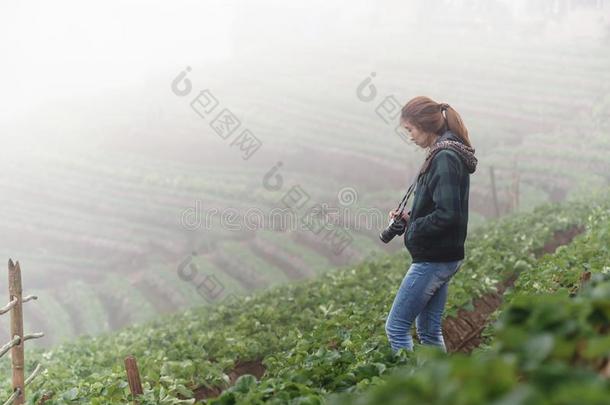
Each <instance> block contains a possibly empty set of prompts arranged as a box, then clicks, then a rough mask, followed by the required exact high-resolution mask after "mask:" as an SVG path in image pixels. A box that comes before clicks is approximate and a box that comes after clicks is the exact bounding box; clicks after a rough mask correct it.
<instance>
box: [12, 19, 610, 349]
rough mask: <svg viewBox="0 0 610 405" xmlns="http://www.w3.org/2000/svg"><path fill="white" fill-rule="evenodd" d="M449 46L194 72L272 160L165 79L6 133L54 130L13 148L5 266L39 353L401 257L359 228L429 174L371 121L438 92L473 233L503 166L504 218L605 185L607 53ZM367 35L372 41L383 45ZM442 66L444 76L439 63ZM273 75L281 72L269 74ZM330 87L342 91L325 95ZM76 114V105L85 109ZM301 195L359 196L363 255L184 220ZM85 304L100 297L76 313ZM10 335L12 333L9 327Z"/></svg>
mask: <svg viewBox="0 0 610 405" xmlns="http://www.w3.org/2000/svg"><path fill="white" fill-rule="evenodd" d="M390 28H391V27H388V29H390ZM394 28H395V29H398V27H396V26H395V27H394ZM453 34H454V33H453V32H451V29H450V28H442V29H439V30H438V31H436V32H435V33H434V35H433V36H431V37H430V39H429V40H430V41H435V42H433V43H434V46H432V44H430V45H431V46H430V47H429V49H411V50H410V53H409V55H401V54H395V53H393V52H392V53H389V54H386V55H379V58H378V59H376V60H375V66H371V62H370V61H367V60H362V58H361V55H360V51H359V50H352V51H349V52H348V51H345V52H346V53H345V54H344V55H343V54H342V56H341V58H342V59H341V60H342V65H341V66H342V68H337V69H336V70H328V69H327V66H326V62H325V61H326V60H334V59H333V57H335V58H336V50H332V51H329V50H326V51H324V52H322V51H320V53H319V54H317V56H316V57H310V56H309V55H304V56H300V57H296V56H295V59H294V60H293V59H291V60H290V61H289V62H287V61H282V60H277V59H274V60H273V61H267V62H264V61H261V62H260V63H259V64H257V65H256V67H254V68H253V69H247V70H244V69H241V67H240V64H239V63H235V66H225V67H223V71H222V75H221V74H220V72H215V74H212V73H210V72H208V70H207V69H206V70H205V71H206V79H205V80H206V81H205V82H204V81H203V80H198V81H196V79H195V77H194V78H193V81H194V85H196V86H197V87H199V86H210V88H212V89H213V91H214V92H215V93H214V94H216V95H217V97H219V98H222V100H223V103H226V104H227V105H228V106H230V108H231V110H232V111H234V112H235V114H237V115H238V116H239V117H240V119H242V120H243V121H244V126H247V128H249V129H251V130H252V131H254V133H256V134H259V136H260V137H261V139H262V140H263V141H264V145H265V146H264V148H263V149H261V152H260V156H256V157H253V158H252V159H250V160H248V161H244V160H243V159H242V158H241V157H240V155H239V153H238V152H237V151H236V150H235V148H232V147H229V145H228V144H227V143H226V142H223V141H222V140H221V139H219V138H218V137H217V136H216V134H215V133H213V132H212V131H211V129H210V128H209V127H208V125H207V124H206V123H205V122H202V121H201V119H200V118H199V117H198V116H197V115H196V114H194V113H193V111H192V110H191V108H190V107H188V104H185V103H183V101H184V100H182V99H177V98H176V97H175V96H174V95H173V94H171V93H170V96H172V97H171V98H168V95H167V93H168V92H169V89H168V82H169V81H171V79H172V78H173V77H162V78H161V79H159V82H160V83H162V86H161V85H158V86H154V87H152V88H151V89H150V90H147V91H146V93H144V94H143V93H141V92H140V91H141V89H140V88H136V89H133V90H130V91H127V90H125V92H124V93H125V94H122V93H121V94H111V95H108V96H106V97H105V98H104V97H102V98H100V99H96V100H88V103H93V104H94V105H104V106H107V107H106V108H110V107H109V106H113V105H116V106H117V109H120V112H121V114H118V113H117V114H116V116H113V120H112V125H111V124H109V123H107V122H105V121H104V120H100V117H99V116H96V115H91V116H84V117H80V118H79V121H78V122H75V123H73V124H72V125H71V126H70V127H68V128H63V127H57V126H55V125H53V126H52V128H47V127H44V125H43V124H44V123H47V122H53V123H54V122H56V121H57V118H56V116H57V115H58V114H59V113H57V114H56V112H55V110H53V108H54V107H56V106H49V109H48V110H45V111H41V112H40V117H37V119H36V120H30V121H28V122H27V124H29V125H33V126H34V128H30V127H27V129H28V130H27V131H26V129H25V128H21V126H19V125H17V124H16V126H15V128H10V130H7V132H10V133H19V134H21V133H30V132H31V133H34V134H41V140H35V141H32V142H31V143H29V144H28V143H27V142H25V141H24V143H23V144H22V145H20V146H19V147H18V148H11V149H8V148H7V149H5V150H3V151H1V152H0V153H1V154H2V159H0V162H1V163H0V164H2V167H1V169H2V171H3V173H4V176H3V177H2V178H0V186H2V188H3V190H4V192H5V194H6V196H7V197H6V199H5V201H4V202H3V204H2V205H1V206H0V211H1V212H2V216H1V219H0V222H1V225H2V229H3V230H5V232H3V233H2V234H1V235H0V253H1V254H2V256H3V257H5V258H8V257H11V258H13V259H17V260H19V261H20V263H21V264H22V267H23V270H24V282H25V285H27V286H28V288H29V290H30V292H31V293H35V294H38V295H40V296H44V297H45V298H46V303H47V305H46V306H44V307H43V306H38V307H33V308H31V310H30V313H29V314H28V316H27V317H26V320H25V321H26V324H27V329H29V330H44V331H46V333H47V335H46V338H45V339H42V340H40V342H35V343H34V344H36V345H37V344H43V345H46V346H48V347H51V346H53V345H54V344H56V343H59V342H62V341H66V340H70V339H71V338H72V337H74V336H79V335H85V334H90V335H96V334H98V333H102V332H105V331H110V330H115V329H118V328H121V327H124V326H127V325H130V324H131V323H134V322H142V321H145V320H148V319H152V318H154V317H155V316H157V314H158V313H170V312H175V311H180V310H184V309H186V308H188V307H190V306H193V305H201V304H204V303H207V304H216V303H218V302H219V301H222V300H224V299H227V300H229V299H231V297H233V295H241V294H245V293H250V292H251V291H252V290H253V289H257V288H264V287H267V286H270V285H273V284H277V283H284V282H290V281H294V280H298V279H302V278H307V277H313V276H315V275H317V274H319V273H320V272H322V271H324V269H327V268H330V267H336V266H344V265H348V264H355V263H358V262H359V261H361V260H363V259H364V258H365V257H366V256H367V255H368V254H369V253H371V252H376V253H378V254H385V253H393V252H397V251H399V250H400V249H401V248H402V247H401V246H400V245H399V244H391V245H390V246H382V245H380V244H379V241H378V239H377V232H378V231H379V229H378V228H380V227H381V226H382V225H384V224H378V226H373V227H370V228H366V227H360V228H357V227H355V226H353V225H354V224H353V223H352V221H355V219H354V217H355V214H356V213H358V212H362V211H363V212H371V211H373V212H380V213H381V215H382V216H383V220H384V221H383V222H385V215H386V213H387V211H389V210H390V209H391V208H393V207H394V206H395V204H396V202H397V200H398V199H399V197H400V193H401V192H402V190H403V189H405V188H406V186H407V182H408V179H409V178H410V177H411V175H412V174H413V172H414V171H415V170H416V169H417V167H418V165H419V164H420V163H421V161H422V156H421V155H420V154H419V153H418V152H419V151H415V150H413V149H412V148H411V146H412V145H409V144H408V143H405V141H404V138H400V137H399V136H398V135H397V134H396V133H395V132H394V125H393V124H388V123H386V122H384V121H383V120H382V119H381V118H380V117H379V116H378V114H377V113H376V112H375V109H376V106H377V105H378V104H379V103H380V102H381V100H382V96H385V95H389V94H395V95H396V97H397V98H398V99H401V100H402V99H405V98H407V96H408V95H413V94H417V93H419V92H421V93H427V94H431V95H432V96H433V97H434V96H435V93H437V92H438V91H440V89H442V93H441V94H442V97H443V99H444V100H447V101H450V102H451V104H452V105H454V106H455V107H456V108H457V109H458V110H459V111H460V112H461V114H463V117H464V119H465V120H466V122H467V123H468V127H469V131H470V133H471V136H472V140H473V144H474V146H475V148H476V150H477V156H478V158H479V161H480V163H481V165H480V168H479V169H477V172H476V173H475V174H474V175H473V178H472V182H471V198H470V205H471V206H470V226H471V229H473V228H474V227H476V226H477V225H478V224H481V223H483V222H484V221H485V220H487V219H492V218H494V217H496V210H495V208H494V203H493V201H494V199H493V194H492V192H491V180H490V169H491V168H492V167H493V168H494V173H495V181H496V187H497V199H498V213H499V214H500V215H507V214H510V213H511V212H515V211H521V212H527V211H530V210H531V209H533V207H535V206H537V205H538V204H541V203H544V202H560V201H564V200H567V199H570V198H573V197H578V196H579V195H582V194H583V193H588V192H590V190H594V189H598V188H603V187H607V185H608V184H609V182H610V177H608V173H610V166H609V160H608V158H607V157H608V156H609V155H610V143H609V141H608V137H607V133H608V130H609V128H610V126H609V125H610V124H609V122H608V116H609V115H608V114H609V111H610V87H609V83H610V80H608V78H609V76H608V73H607V72H609V71H610V57H609V56H608V55H610V53H609V52H608V49H607V46H605V45H603V44H599V43H589V42H586V43H575V44H569V45H565V44H561V45H544V44H537V43H531V44H530V43H527V44H524V43H523V42H522V41H517V42H510V41H508V42H502V44H498V43H495V42H491V43H486V42H484V41H483V42H477V43H476V44H471V45H470V46H468V47H467V48H465V49H461V48H456V47H454V46H453V45H452V44H451V43H450V42H447V41H445V40H444V38H446V37H447V36H449V37H451V36H453ZM370 35H371V37H370V38H368V41H370V42H372V43H385V41H386V40H387V38H384V37H383V36H381V34H374V33H371V34H370ZM375 35H380V36H379V37H378V36H375ZM465 40H466V39H465ZM439 54H442V55H444V56H445V57H446V59H447V61H448V62H447V63H446V64H439V63H437V57H438V55H439ZM278 66H282V71H283V75H282V76H280V77H278V76H277V75H273V76H269V75H268V74H267V72H269V71H276V70H277V69H278ZM405 66H408V74H406V73H405ZM307 67H309V68H307ZM381 67H383V69H382V70H380V69H381ZM193 68H194V70H196V71H202V70H203V68H202V69H201V70H198V69H197V68H196V67H193ZM372 70H375V71H376V72H377V73H378V74H377V76H376V78H375V81H374V82H373V85H374V86H375V87H376V88H377V90H378V93H379V95H378V96H377V99H375V100H374V101H373V102H369V103H364V102H362V101H361V100H359V99H358V98H357V89H358V86H359V85H360V84H361V83H362V82H363V81H364V80H365V79H367V77H368V75H369V74H370V72H371V71H372ZM312 71H315V72H316V74H315V75H313V74H312ZM322 72H325V73H324V76H323V77H321V76H320V75H322ZM208 73H209V74H210V76H207V75H208ZM449 73H450V74H449ZM174 74H175V73H174V72H172V75H174ZM222 77H230V78H231V80H230V81H227V80H226V79H224V80H222ZM252 77H257V78H258V80H257V81H253V80H252ZM155 83H157V82H155ZM331 84H332V88H333V91H327V90H325V88H326V87H327V86H329V85H331ZM308 85H311V86H312V87H311V89H315V91H313V90H311V89H310V88H309V87H308ZM161 88H162V90H163V91H161ZM437 90H438V91H437ZM141 98H143V99H146V100H147V101H146V102H142V100H141ZM74 103H75V105H68V106H63V107H64V110H68V111H72V110H74V109H75V108H74V107H77V106H78V104H79V103H78V102H77V101H75V102H74ZM119 107H120V108H119ZM57 108H59V107H57ZM64 114H65V112H64ZM91 114H94V113H91ZM74 119H76V118H74ZM24 125H25V124H24ZM51 131H53V132H51ZM55 132H58V133H61V134H62V136H65V137H68V138H69V139H78V140H79V142H81V143H79V144H78V145H80V147H76V146H72V145H71V147H69V148H67V147H64V146H59V145H61V144H58V145H56V144H54V143H52V142H51V143H49V142H46V141H45V140H46V139H47V137H49V138H50V137H51V136H52V135H55ZM43 135H44V136H43ZM83 144H84V145H86V147H85V146H83ZM111 145H114V148H113V147H111ZM278 161H282V162H283V163H284V166H283V168H282V172H281V174H282V176H283V178H284V179H285V185H284V187H283V189H281V190H278V191H269V190H266V189H264V188H263V187H261V180H262V179H263V178H264V176H265V175H266V174H267V173H268V172H269V170H270V168H271V167H272V166H273V165H274V164H275V163H276V162H278ZM296 184H298V185H300V186H302V187H303V188H304V189H305V190H306V192H307V193H308V194H309V195H310V196H311V203H313V202H314V201H315V202H326V203H328V204H329V205H330V206H338V204H337V201H338V200H339V199H340V193H341V191H343V190H348V191H351V193H352V194H351V195H352V197H353V200H352V204H351V205H349V206H348V207H347V208H349V210H350V213H351V214H354V215H351V216H350V217H349V218H348V219H347V220H342V221H341V222H339V223H338V226H340V227H341V228H342V229H346V230H347V231H348V233H349V235H350V237H351V238H352V239H353V241H352V243H351V244H350V246H348V247H347V248H346V249H345V250H343V251H341V252H333V250H332V249H329V248H328V246H327V244H325V243H323V242H321V241H320V240H319V239H318V238H316V237H315V235H311V233H310V232H307V231H301V230H297V231H292V232H288V231H287V230H285V229H275V228H272V227H270V226H265V227H258V228H256V229H244V227H243V226H242V227H241V228H240V230H239V231H231V230H230V229H228V228H229V227H228V226H226V225H225V226H223V225H222V224H221V223H220V220H219V216H216V217H214V221H212V223H211V226H210V227H209V228H206V227H203V226H202V227H200V228H199V229H194V230H192V229H187V228H186V227H185V226H184V224H182V223H181V215H182V214H183V213H184V212H185V210H188V209H192V208H194V207H195V206H196V204H197V202H200V203H201V210H211V209H214V210H218V211H223V210H234V212H236V213H238V214H239V216H240V217H243V216H246V212H247V211H248V210H251V209H260V210H261V212H263V213H268V212H269V211H270V210H272V209H274V208H277V207H282V204H281V199H282V197H283V195H284V194H285V193H286V192H287V191H288V189H289V188H290V187H292V186H293V185H296ZM515 189H518V190H519V197H518V198H514V197H513V194H512V193H513V192H514V191H515ZM311 203H310V204H309V205H311ZM358 210H362V211H358ZM24 221H27V226H25V225H24ZM193 252H196V257H193V258H192V262H193V264H194V265H196V266H197V267H198V268H199V269H200V271H201V272H202V273H203V274H205V275H206V276H209V277H213V278H214V280H215V283H216V284H217V285H219V286H221V287H222V293H221V294H220V295H219V297H218V298H214V299H212V298H210V297H207V296H205V295H203V294H200V293H198V292H197V289H196V286H194V285H193V283H188V282H185V281H184V280H182V279H180V277H179V276H178V274H177V273H178V272H177V268H178V266H179V265H180V263H182V262H183V261H185V260H189V258H191V256H192V254H193ZM227 256H230V257H227ZM84 291H86V292H87V298H88V299H87V300H86V302H87V303H86V304H85V305H81V303H82V302H83V292H84ZM168 302H169V303H171V305H167V303H168ZM51 314H52V316H51ZM0 338H2V339H7V338H8V336H7V335H6V333H5V328H0Z"/></svg>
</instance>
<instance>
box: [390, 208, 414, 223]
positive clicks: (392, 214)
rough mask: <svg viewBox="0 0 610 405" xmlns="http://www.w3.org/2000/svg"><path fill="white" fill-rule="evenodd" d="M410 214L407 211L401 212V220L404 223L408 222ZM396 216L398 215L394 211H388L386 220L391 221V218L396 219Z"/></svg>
mask: <svg viewBox="0 0 610 405" xmlns="http://www.w3.org/2000/svg"><path fill="white" fill-rule="evenodd" d="M410 213H411V211H409V212H404V211H403V212H402V218H403V219H404V220H405V222H408V221H409V217H410V216H411V215H410ZM397 214H398V213H397V212H396V210H392V211H390V213H389V214H388V219H392V218H394V217H396V215H397Z"/></svg>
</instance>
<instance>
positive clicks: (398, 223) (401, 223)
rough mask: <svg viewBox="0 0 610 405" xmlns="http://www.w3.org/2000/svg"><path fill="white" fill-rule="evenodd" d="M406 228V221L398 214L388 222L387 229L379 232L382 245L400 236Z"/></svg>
mask: <svg viewBox="0 0 610 405" xmlns="http://www.w3.org/2000/svg"><path fill="white" fill-rule="evenodd" d="M406 227H407V221H405V219H404V218H403V217H402V215H400V214H399V215H397V216H396V217H394V218H392V219H391V220H390V223H389V224H388V227H387V228H385V229H384V230H383V231H381V233H380V234H379V239H381V241H382V242H383V243H388V242H390V241H391V240H392V239H394V237H395V236H396V235H402V234H403V233H404V231H405V228H406Z"/></svg>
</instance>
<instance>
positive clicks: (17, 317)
mask: <svg viewBox="0 0 610 405" xmlns="http://www.w3.org/2000/svg"><path fill="white" fill-rule="evenodd" d="M8 288H9V295H10V298H9V300H10V301H12V300H14V299H16V300H17V302H16V303H15V306H14V307H13V308H12V310H11V337H13V338H14V337H16V336H18V337H19V343H18V344H16V345H14V346H13V347H12V348H11V363H12V367H13V391H14V390H17V389H19V394H18V395H17V396H16V397H15V399H14V401H13V404H15V405H20V404H23V403H24V402H25V391H24V382H25V376H24V363H25V362H24V355H23V307H22V305H21V304H22V301H21V300H22V295H21V294H22V288H21V268H20V267H19V261H17V262H16V263H15V264H13V261H12V260H11V259H9V261H8Z"/></svg>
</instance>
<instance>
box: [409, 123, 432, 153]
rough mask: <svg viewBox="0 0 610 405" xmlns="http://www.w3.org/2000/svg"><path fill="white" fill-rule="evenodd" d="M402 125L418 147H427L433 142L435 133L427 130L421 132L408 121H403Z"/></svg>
mask: <svg viewBox="0 0 610 405" xmlns="http://www.w3.org/2000/svg"><path fill="white" fill-rule="evenodd" d="M402 126H403V127H404V128H405V129H406V130H407V132H408V133H409V135H410V137H411V141H412V142H413V143H415V144H416V145H417V146H419V147H420V148H427V147H429V146H430V145H432V144H433V143H434V141H435V140H436V137H437V135H436V134H431V133H429V132H423V131H422V130H420V129H419V128H417V127H416V126H415V125H413V124H411V123H410V122H409V121H403V122H402Z"/></svg>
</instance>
